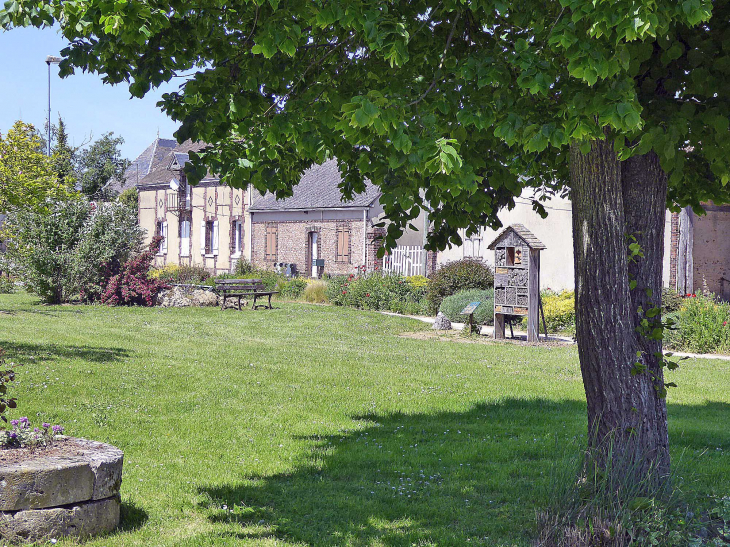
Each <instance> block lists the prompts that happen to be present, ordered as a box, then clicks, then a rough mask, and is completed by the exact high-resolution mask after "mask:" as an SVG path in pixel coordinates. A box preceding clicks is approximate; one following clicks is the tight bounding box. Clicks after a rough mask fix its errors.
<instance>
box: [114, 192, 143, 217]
mask: <svg viewBox="0 0 730 547" xmlns="http://www.w3.org/2000/svg"><path fill="white" fill-rule="evenodd" d="M117 201H118V202H119V203H121V204H123V205H124V206H125V207H128V208H129V209H130V210H131V211H134V214H137V213H138V212H139V192H138V191H137V189H136V188H127V189H126V190H124V191H122V193H121V194H119V196H118V197H117Z"/></svg>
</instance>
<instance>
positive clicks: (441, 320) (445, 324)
mask: <svg viewBox="0 0 730 547" xmlns="http://www.w3.org/2000/svg"><path fill="white" fill-rule="evenodd" d="M433 329H434V330H451V321H449V318H448V317H446V316H445V315H444V314H443V313H441V312H438V314H437V315H436V320H435V321H434V322H433Z"/></svg>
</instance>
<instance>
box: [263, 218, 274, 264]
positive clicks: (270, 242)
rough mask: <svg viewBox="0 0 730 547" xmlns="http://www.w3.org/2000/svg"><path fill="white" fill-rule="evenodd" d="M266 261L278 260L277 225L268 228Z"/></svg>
mask: <svg viewBox="0 0 730 547" xmlns="http://www.w3.org/2000/svg"><path fill="white" fill-rule="evenodd" d="M265 255H266V256H265V259H266V260H274V261H275V260H276V225H275V224H273V225H268V226H266V253H265Z"/></svg>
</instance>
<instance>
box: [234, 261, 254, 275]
mask: <svg viewBox="0 0 730 547" xmlns="http://www.w3.org/2000/svg"><path fill="white" fill-rule="evenodd" d="M254 270H255V268H254V267H253V264H251V263H250V262H249V261H248V260H246V259H245V258H239V259H238V262H236V267H235V268H234V270H233V273H235V274H236V277H238V278H246V277H251V273H252V272H253V271H254Z"/></svg>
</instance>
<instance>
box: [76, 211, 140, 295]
mask: <svg viewBox="0 0 730 547" xmlns="http://www.w3.org/2000/svg"><path fill="white" fill-rule="evenodd" d="M143 235H144V234H143V231H142V229H141V228H140V227H139V225H138V224H137V215H136V213H134V211H132V210H131V209H130V208H128V207H127V206H125V205H123V204H121V203H99V204H98V205H96V206H95V207H92V208H91V209H90V214H89V216H88V217H87V219H86V221H85V222H84V226H83V228H82V230H81V234H80V238H79V242H78V244H77V246H76V249H75V252H74V254H73V271H72V273H71V275H72V278H73V280H74V282H75V285H76V287H75V288H76V290H78V292H79V295H80V297H81V299H82V300H84V301H87V302H94V301H97V300H99V298H100V297H101V293H102V291H103V289H104V287H105V286H106V284H107V283H108V281H109V278H110V276H111V275H116V274H117V273H119V271H120V269H121V266H122V264H124V263H125V262H127V261H128V260H129V259H130V258H131V257H132V256H134V255H136V254H137V253H139V252H140V250H141V247H142V239H143Z"/></svg>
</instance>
